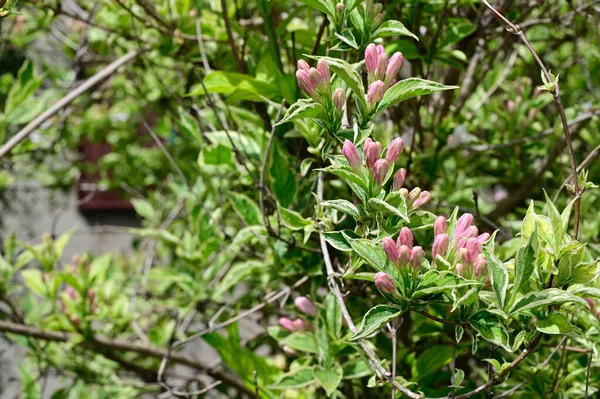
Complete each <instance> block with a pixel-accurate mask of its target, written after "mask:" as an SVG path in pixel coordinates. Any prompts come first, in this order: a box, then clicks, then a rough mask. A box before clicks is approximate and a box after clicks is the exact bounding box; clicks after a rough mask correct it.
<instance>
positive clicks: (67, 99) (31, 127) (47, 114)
mask: <svg viewBox="0 0 600 399" xmlns="http://www.w3.org/2000/svg"><path fill="white" fill-rule="evenodd" d="M142 51H145V50H144V49H142V50H138V51H132V52H130V53H127V54H125V55H124V56H122V57H120V58H119V59H117V60H116V61H114V62H112V63H111V64H109V65H107V66H106V67H104V69H102V70H101V71H100V72H98V73H97V74H95V75H94V76H92V77H91V78H89V79H88V80H86V81H85V82H84V83H82V84H81V86H79V87H77V88H76V89H75V90H73V91H71V92H70V93H68V94H67V95H66V96H64V97H63V98H61V99H60V100H59V101H58V102H57V103H56V104H54V105H53V106H52V107H50V108H49V109H48V110H46V111H44V112H43V113H41V114H40V115H38V116H37V117H36V118H35V119H34V120H32V121H31V122H29V123H28V124H27V126H25V127H24V128H23V129H21V130H19V132H18V133H17V134H15V135H14V136H12V137H11V138H10V140H8V141H7V142H6V144H4V145H3V146H2V147H1V148H0V158H2V157H4V156H5V155H6V154H8V153H9V152H10V151H11V150H12V149H13V148H14V147H15V146H16V145H17V144H19V143H20V142H21V141H23V140H24V139H26V138H27V137H28V136H29V135H30V134H31V133H33V132H34V131H35V129H37V128H38V127H39V126H40V125H41V124H42V123H44V122H45V121H47V120H48V119H50V118H51V117H52V116H54V114H56V113H57V112H58V111H60V110H61V109H63V108H65V107H66V106H68V105H69V104H71V103H72V102H73V101H74V100H75V99H76V98H77V97H79V96H80V95H82V94H83V93H85V92H86V91H88V90H89V89H91V88H92V87H94V86H95V85H96V84H98V83H99V82H101V81H102V80H104V79H106V78H109V77H110V76H111V75H112V74H113V73H115V72H116V70H117V69H119V67H121V66H122V65H124V64H126V63H128V62H129V61H131V60H132V59H134V58H135V57H137V56H138V55H139V54H140V53H141V52H142Z"/></svg>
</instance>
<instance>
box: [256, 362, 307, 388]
mask: <svg viewBox="0 0 600 399" xmlns="http://www.w3.org/2000/svg"><path fill="white" fill-rule="evenodd" d="M314 382H316V381H315V376H314V374H313V369H312V367H303V368H299V369H296V370H293V371H290V372H289V373H285V374H284V375H282V376H281V377H279V379H278V380H277V381H276V382H275V383H274V384H271V385H269V386H268V387H267V388H269V389H280V390H281V389H298V388H303V387H305V386H307V385H310V384H312V383H314Z"/></svg>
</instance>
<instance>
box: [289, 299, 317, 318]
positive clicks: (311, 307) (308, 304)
mask: <svg viewBox="0 0 600 399" xmlns="http://www.w3.org/2000/svg"><path fill="white" fill-rule="evenodd" d="M294 303H295V304H296V307H297V308H298V310H299V311H301V312H302V313H304V314H307V315H309V316H315V315H316V314H317V307H316V306H315V304H314V303H312V301H311V300H310V299H308V298H307V297H305V296H299V297H298V298H296V300H295V301H294Z"/></svg>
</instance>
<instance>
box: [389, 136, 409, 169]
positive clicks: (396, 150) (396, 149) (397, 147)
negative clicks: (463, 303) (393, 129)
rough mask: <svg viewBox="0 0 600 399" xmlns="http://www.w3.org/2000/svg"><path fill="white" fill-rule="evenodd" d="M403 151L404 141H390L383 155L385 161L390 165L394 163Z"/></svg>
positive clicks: (397, 139) (399, 139) (398, 139)
mask: <svg viewBox="0 0 600 399" xmlns="http://www.w3.org/2000/svg"><path fill="white" fill-rule="evenodd" d="M403 150H404V141H402V139H401V138H400V137H398V138H396V139H394V140H392V142H391V143H390V145H389V146H388V150H387V153H386V154H385V159H386V160H387V161H388V162H389V163H390V164H392V163H394V162H396V160H397V159H398V157H399V156H400V153H401V152H402V151H403Z"/></svg>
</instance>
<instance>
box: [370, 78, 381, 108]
mask: <svg viewBox="0 0 600 399" xmlns="http://www.w3.org/2000/svg"><path fill="white" fill-rule="evenodd" d="M383 93H385V83H383V82H382V81H381V80H376V81H375V82H373V83H371V85H370V86H369V90H368V92H367V100H368V101H369V104H371V105H375V104H377V103H378V102H379V101H381V99H382V98H383Z"/></svg>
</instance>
